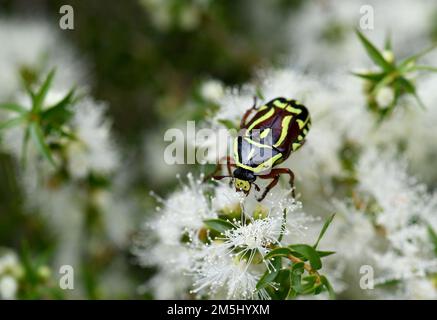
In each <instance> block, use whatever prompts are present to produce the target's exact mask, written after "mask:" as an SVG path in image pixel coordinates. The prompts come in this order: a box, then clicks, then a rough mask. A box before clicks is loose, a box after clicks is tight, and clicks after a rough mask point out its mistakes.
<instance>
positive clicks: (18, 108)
mask: <svg viewBox="0 0 437 320" xmlns="http://www.w3.org/2000/svg"><path fill="white" fill-rule="evenodd" d="M0 109H3V110H8V111H14V112H18V113H25V112H27V110H26V109H25V108H23V107H22V106H20V105H18V104H15V103H3V104H0Z"/></svg>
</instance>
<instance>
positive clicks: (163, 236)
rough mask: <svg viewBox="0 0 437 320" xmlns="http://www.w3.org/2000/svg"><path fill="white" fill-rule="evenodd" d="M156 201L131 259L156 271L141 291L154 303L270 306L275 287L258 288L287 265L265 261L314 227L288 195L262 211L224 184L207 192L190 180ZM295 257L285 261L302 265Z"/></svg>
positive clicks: (275, 196) (278, 194)
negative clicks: (191, 298)
mask: <svg viewBox="0 0 437 320" xmlns="http://www.w3.org/2000/svg"><path fill="white" fill-rule="evenodd" d="M158 201H159V202H160V203H161V207H160V208H159V209H158V210H157V212H158V214H157V216H156V217H154V218H152V219H150V220H149V221H148V222H147V225H146V227H145V230H144V231H145V232H144V233H143V236H142V237H139V238H137V240H136V246H135V247H134V252H135V254H136V255H137V257H138V261H139V263H140V264H142V265H144V266H159V269H158V270H159V271H158V272H157V274H156V275H155V277H153V278H152V280H151V281H149V282H148V283H147V284H146V287H147V288H150V289H152V290H153V292H155V294H157V296H158V297H159V298H183V297H187V296H188V295H189V294H190V293H191V294H195V296H196V297H207V298H228V299H258V298H263V299H267V298H271V295H272V294H273V293H272V292H271V291H270V292H268V290H273V292H274V291H275V290H276V289H277V285H276V283H275V282H274V281H273V282H272V281H269V282H267V283H264V282H260V281H262V279H266V276H265V274H269V273H272V275H273V274H275V275H276V274H277V273H279V272H288V271H287V264H284V266H283V268H284V269H282V268H281V266H278V264H277V261H276V260H275V261H272V260H270V258H269V257H268V255H269V254H273V253H274V252H273V251H274V250H278V248H281V247H283V246H286V245H287V243H288V242H287V241H288V240H289V239H293V240H294V241H295V242H294V243H303V241H299V240H303V239H304V237H303V235H304V233H305V231H306V226H305V225H304V224H305V223H306V222H308V221H312V219H310V218H307V217H306V216H305V215H304V213H303V212H302V211H301V204H300V203H299V202H297V201H296V200H294V199H293V198H291V196H290V191H285V190H280V189H275V190H272V191H271V192H270V193H269V195H268V196H267V197H266V199H265V202H262V203H259V202H258V201H256V200H255V199H254V197H253V196H252V197H250V196H249V197H247V198H246V197H244V196H242V195H241V194H238V193H236V192H235V190H234V189H233V188H232V187H230V186H229V185H228V184H226V183H222V182H218V183H217V184H209V183H207V182H204V181H203V179H202V178H201V179H194V178H193V176H192V175H191V174H189V175H188V183H187V184H183V185H182V188H181V190H179V191H176V192H175V193H174V194H172V195H170V196H169V197H168V199H166V200H164V199H161V198H158ZM312 241H313V240H312ZM296 248H300V247H296ZM284 250H288V249H284ZM293 254H294V253H293V251H292V250H291V249H290V254H289V258H290V259H295V260H293V261H294V262H297V261H300V259H299V258H296V257H294V256H293ZM306 268H307V269H308V270H310V269H311V267H310V266H309V265H307V266H306ZM317 274H318V273H317ZM181 275H183V276H181ZM319 276H320V275H319ZM178 277H179V278H178ZM320 277H323V276H320ZM274 278H275V276H273V278H272V279H274ZM170 281H174V282H175V285H174V286H171V285H170V283H169V282H170ZM160 283H162V286H161V285H160Z"/></svg>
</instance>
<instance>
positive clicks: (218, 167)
mask: <svg viewBox="0 0 437 320" xmlns="http://www.w3.org/2000/svg"><path fill="white" fill-rule="evenodd" d="M223 159H226V168H227V169H228V175H227V176H217V174H218V173H219V172H220V171H221V170H222V167H223V164H222V163H221V160H223ZM231 160H232V159H231V157H230V156H226V157H223V158H221V159H220V160H219V163H217V165H216V168H215V170H214V172H213V173H211V174H210V175H208V176H206V177H205V179H204V181H208V180H210V179H214V180H221V179H223V178H225V177H232V169H231V168H233V167H235V164H234V163H232V162H231ZM216 177H221V178H217V179H216ZM230 184H231V185H232V181H231V182H230Z"/></svg>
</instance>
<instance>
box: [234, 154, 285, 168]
mask: <svg viewBox="0 0 437 320" xmlns="http://www.w3.org/2000/svg"><path fill="white" fill-rule="evenodd" d="M281 157H282V153H278V154H277V155H275V156H274V157H272V158H270V159H268V160H266V161H264V162H263V163H261V164H259V165H258V166H257V167H255V168H253V167H251V166H248V165H245V164H243V163H240V162H237V166H238V167H241V168H243V169H246V170H249V171H252V172H254V173H259V172H262V171H265V170H266V169H268V168H271V167H272V166H273V164H274V163H275V162H276V161H277V160H279V159H280V158H281Z"/></svg>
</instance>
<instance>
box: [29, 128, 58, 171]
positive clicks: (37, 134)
mask: <svg viewBox="0 0 437 320" xmlns="http://www.w3.org/2000/svg"><path fill="white" fill-rule="evenodd" d="M30 135H31V136H32V138H33V140H34V142H35V144H36V145H37V147H38V150H39V151H40V152H41V154H42V155H43V156H44V157H45V158H46V159H47V160H48V161H49V162H50V163H51V164H52V165H53V166H56V163H55V161H54V160H53V157H52V153H51V151H50V148H49V146H48V145H47V144H46V142H45V141H44V134H43V132H42V130H41V127H40V126H39V125H38V124H37V123H31V124H30Z"/></svg>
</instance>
